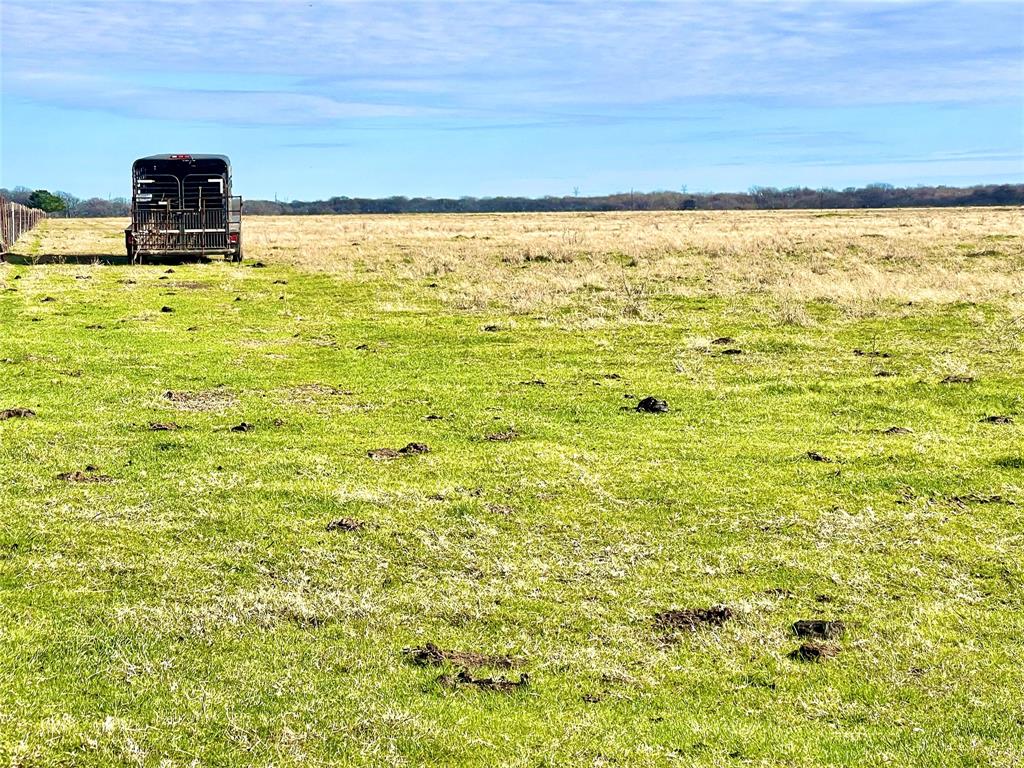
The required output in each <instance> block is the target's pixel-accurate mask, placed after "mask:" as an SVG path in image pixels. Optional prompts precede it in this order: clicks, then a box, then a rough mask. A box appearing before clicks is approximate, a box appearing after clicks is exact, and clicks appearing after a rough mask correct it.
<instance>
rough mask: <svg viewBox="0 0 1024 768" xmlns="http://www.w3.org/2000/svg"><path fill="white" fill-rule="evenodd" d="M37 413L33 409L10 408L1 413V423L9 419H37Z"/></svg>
mask: <svg viewBox="0 0 1024 768" xmlns="http://www.w3.org/2000/svg"><path fill="white" fill-rule="evenodd" d="M35 415H36V412H35V411H33V410H32V409H31V408H8V409H6V410H3V411H0V421H6V420H7V419H31V418H35Z"/></svg>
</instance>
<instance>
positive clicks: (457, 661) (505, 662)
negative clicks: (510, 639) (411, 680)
mask: <svg viewBox="0 0 1024 768" xmlns="http://www.w3.org/2000/svg"><path fill="white" fill-rule="evenodd" d="M402 655H403V656H405V657H406V658H407V659H408V660H409V661H410V662H412V663H413V664H416V665H417V666H420V667H440V666H443V665H444V664H446V663H447V664H454V665H455V666H459V667H495V668H497V669H511V668H512V667H514V666H517V665H518V664H520V663H522V662H521V660H520V659H517V658H515V657H513V656H505V655H494V656H491V655H488V654H485V653H477V652H476V651H452V650H446V649H444V648H439V647H437V646H436V645H434V644H433V643H427V644H426V645H423V646H421V647H417V648H403V649H402Z"/></svg>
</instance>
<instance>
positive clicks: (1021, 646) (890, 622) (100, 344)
mask: <svg viewBox="0 0 1024 768" xmlns="http://www.w3.org/2000/svg"><path fill="white" fill-rule="evenodd" d="M123 226H124V223H123V222H121V221H117V220H92V221H76V220H70V221H69V220H49V221H47V222H45V223H44V224H43V225H42V226H41V227H39V228H38V229H36V230H35V231H33V232H32V233H30V234H28V235H27V236H25V237H24V238H23V239H22V240H21V241H20V243H19V244H18V248H17V252H16V253H15V254H14V255H13V256H12V257H11V258H10V263H5V264H0V411H4V410H5V409H12V410H11V411H10V412H8V413H6V414H0V417H2V416H3V415H6V416H8V418H0V690H2V691H3V696H2V697H0V756H2V759H3V761H4V762H6V763H9V764H10V765H11V766H49V765H68V766H71V765H74V766H82V765H86V766H92V765H95V766H100V765H103V766H106V765H159V766H192V765H204V766H205V765H275V766H291V765H296V766H297V765H346V766H406V765H408V766H412V765H448V766H495V765H503V766H524V767H525V766H675V765H681V766H705V765H706V766H719V765H761V766H776V765H785V766H818V765H839V766H854V765H856V766H869V765H871V766H873V765H891V764H892V765H929V766H931V765H943V766H992V765H996V766H1014V765H1020V764H1021V762H1022V761H1024V695H1022V693H1021V692H1022V689H1024V665H1022V664H1021V659H1022V657H1024V559H1022V555H1021V552H1022V545H1024V519H1022V515H1021V511H1022V505H1024V490H1022V487H1024V439H1022V431H1021V430H1022V424H1024V386H1022V385H1024V338H1022V336H1024V236H1022V233H1024V213H1022V212H1021V211H1020V210H1018V209H974V210H942V211H936V210H913V211H886V212H876V211H853V212H820V211H807V212H757V213H754V212H751V213H745V212H728V213H696V212H693V213H685V214H672V213H658V214H607V215H521V216H519V215H517V216H512V215H509V216H402V217H378V218H371V217H335V218H330V217H311V218H255V217H253V218H249V219H246V222H245V230H246V233H245V238H246V241H245V242H246V262H245V263H243V264H242V265H231V264H224V263H220V262H213V263H207V264H177V263H176V264H173V265H167V264H160V265H146V266H140V267H132V266H129V265H126V264H125V263H124V259H123V257H121V255H120V254H121V253H122V250H121V245H122V240H121V238H122V236H121V229H122V228H123ZM646 396H654V397H657V398H661V399H664V400H665V401H667V403H668V406H669V411H668V412H667V413H641V412H638V411H637V410H636V406H637V403H638V401H639V399H640V398H644V397H646ZM13 409H29V410H30V411H31V412H33V413H34V415H32V414H28V413H25V412H24V411H18V410H13ZM410 443H422V444H425V445H426V446H427V447H428V448H429V452H416V451H414V450H413V451H408V452H406V453H398V454H397V455H394V454H395V452H394V451H392V452H387V451H384V452H378V453H376V454H374V456H375V457H376V458H374V457H371V455H370V452H373V451H378V450H379V449H401V448H402V447H403V446H406V445H408V444H410ZM719 606H722V607H724V608H725V609H727V610H722V609H716V610H711V611H706V610H705V611H704V612H702V611H701V610H698V609H712V608H716V607H719ZM673 612H674V613H673ZM805 619H821V620H827V621H835V622H842V624H843V627H842V628H840V627H838V626H836V625H828V629H829V630H830V631H829V634H830V635H831V636H830V637H828V638H817V639H816V638H801V637H797V635H796V633H795V632H794V629H793V624H794V622H796V621H798V620H805ZM801 647H804V651H803V652H802V653H801V652H800V650H799V649H800V648H801ZM417 648H418V649H420V651H419V652H418V653H417V652H409V653H407V652H404V650H405V649H410V650H411V649H417ZM815 656H817V658H815Z"/></svg>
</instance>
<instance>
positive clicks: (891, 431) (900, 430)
mask: <svg viewBox="0 0 1024 768" xmlns="http://www.w3.org/2000/svg"><path fill="white" fill-rule="evenodd" d="M913 433H914V430H912V429H908V428H907V427H889V428H888V429H884V430H882V434H883V435H912V434H913Z"/></svg>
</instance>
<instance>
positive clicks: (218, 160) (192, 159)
mask: <svg viewBox="0 0 1024 768" xmlns="http://www.w3.org/2000/svg"><path fill="white" fill-rule="evenodd" d="M124 244H125V248H126V249H127V251H128V256H129V258H131V260H132V262H133V263H135V262H140V261H142V260H143V259H144V258H146V257H147V256H186V257H187V256H200V257H202V256H207V255H210V254H223V255H224V256H226V257H227V258H228V259H230V260H231V261H241V260H242V198H241V197H237V196H234V195H232V194H231V161H230V160H228V158H227V156H225V155H150V156H149V157H142V158H139V159H138V160H136V161H135V162H134V163H133V164H132V223H131V226H129V227H128V229H126V230H125V231H124Z"/></svg>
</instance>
